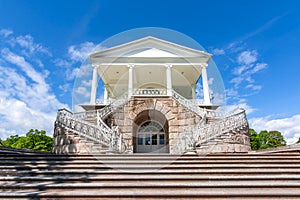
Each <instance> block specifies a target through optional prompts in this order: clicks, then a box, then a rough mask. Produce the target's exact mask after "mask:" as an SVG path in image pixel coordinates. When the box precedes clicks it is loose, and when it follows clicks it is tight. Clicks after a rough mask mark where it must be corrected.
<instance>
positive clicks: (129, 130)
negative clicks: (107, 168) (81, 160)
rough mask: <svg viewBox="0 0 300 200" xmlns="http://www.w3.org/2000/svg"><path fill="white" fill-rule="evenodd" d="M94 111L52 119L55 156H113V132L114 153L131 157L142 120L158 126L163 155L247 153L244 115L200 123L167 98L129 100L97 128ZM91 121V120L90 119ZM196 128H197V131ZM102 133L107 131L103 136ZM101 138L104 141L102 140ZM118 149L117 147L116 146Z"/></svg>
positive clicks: (114, 109)
mask: <svg viewBox="0 0 300 200" xmlns="http://www.w3.org/2000/svg"><path fill="white" fill-rule="evenodd" d="M97 112H98V111H96V110H95V111H92V114H91V113H90V112H89V113H84V114H80V116H81V117H83V118H82V119H78V117H79V115H76V114H73V113H70V112H68V111H65V113H64V114H58V118H57V121H56V122H55V130H54V146H53V151H54V152H55V153H57V154H85V153H93V152H94V153H114V150H113V149H112V140H113V139H112V136H111V134H113V133H114V132H111V131H113V130H114V129H115V128H116V127H117V130H118V131H117V132H118V133H117V134H118V138H119V139H120V138H121V141H122V142H123V143H124V145H123V146H125V147H126V148H125V149H124V150H122V151H120V150H119V153H129V154H131V153H136V152H138V151H137V149H136V148H137V144H136V143H137V132H138V129H139V127H141V125H142V124H143V123H145V122H147V121H156V122H158V123H159V124H161V126H162V127H163V130H164V134H165V139H166V143H165V146H164V148H165V149H166V151H164V153H170V154H181V153H183V152H187V151H194V152H197V153H198V154H211V153H235V152H248V151H250V150H251V149H250V141H249V126H248V122H247V119H246V115H245V112H244V111H242V112H240V111H239V112H238V113H237V114H234V115H232V116H228V117H225V118H215V117H208V116H206V117H205V118H202V117H201V116H199V115H198V114H196V113H195V112H194V111H191V109H188V108H187V107H185V106H184V105H182V104H181V103H179V102H178V101H177V100H176V99H174V98H173V97H151V98H150V97H131V98H130V99H128V100H126V101H125V104H122V105H119V106H118V107H111V108H110V111H109V112H107V113H106V114H105V115H104V116H102V122H103V123H106V125H105V126H106V127H107V128H105V127H103V124H102V125H101V126H99V125H97V124H95V123H96V122H97V119H96V118H97V114H96V113H97ZM60 115H63V116H60ZM59 116H60V117H59ZM91 116H94V118H95V119H92V120H91ZM60 118H62V119H60ZM93 123H94V124H93ZM200 124H201V127H200V129H199V128H198V129H197V127H199V125H200ZM103 129H106V130H107V131H108V132H105V131H104V132H103ZM97 131H98V132H97ZM101 131H102V132H101ZM218 131H219V132H218ZM197 133H198V135H197ZM107 134H108V135H109V137H111V138H110V139H109V138H107V137H106V136H108V135H107ZM105 135H106V136H105ZM99 136H100V137H99ZM91 137H92V138H91ZM189 141H190V143H189ZM123 143H122V144H123ZM115 145H116V143H115V144H113V146H115ZM119 146H122V145H120V143H119ZM187 146H188V147H187Z"/></svg>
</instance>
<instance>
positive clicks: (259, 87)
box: [246, 84, 262, 91]
mask: <svg viewBox="0 0 300 200" xmlns="http://www.w3.org/2000/svg"><path fill="white" fill-rule="evenodd" d="M246 88H250V89H252V90H254V91H258V90H261V88H262V86H261V85H254V84H249V85H247V86H246Z"/></svg>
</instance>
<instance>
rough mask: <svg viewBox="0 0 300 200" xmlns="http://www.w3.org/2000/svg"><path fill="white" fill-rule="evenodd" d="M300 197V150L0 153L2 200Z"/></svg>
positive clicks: (0, 191) (0, 190) (0, 193)
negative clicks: (187, 152)
mask: <svg viewBox="0 0 300 200" xmlns="http://www.w3.org/2000/svg"><path fill="white" fill-rule="evenodd" d="M20 198H21V199H59V198H63V199H99V198H104V199H122V198H123V199H133V198H145V199H173V198H181V199H188V198H197V199H199V198H205V199H207V198H210V199H227V198H236V199H241V198H243V199H253V198H258V199H262V198H267V199H276V198H282V199H300V155H299V154H292V153H289V154H278V155H274V154H273V155H267V154H264V155H257V154H228V155H224V154H223V155H222V154H219V155H207V156H197V155H183V156H181V155H167V154H156V155H154V154H152V155H151V154H134V155H78V156H75V155H72V156H67V155H51V154H45V155H44V154H37V155H32V154H27V155H23V154H20V155H15V154H9V153H6V154H2V155H1V153H0V199H20Z"/></svg>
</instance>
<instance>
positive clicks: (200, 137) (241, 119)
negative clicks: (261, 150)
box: [193, 108, 248, 144]
mask: <svg viewBox="0 0 300 200" xmlns="http://www.w3.org/2000/svg"><path fill="white" fill-rule="evenodd" d="M243 126H248V121H247V118H246V113H245V110H244V109H241V108H239V112H238V113H236V112H235V114H233V115H231V116H227V117H226V118H224V119H221V120H218V121H215V122H213V123H211V124H207V125H206V126H204V125H199V126H198V127H197V128H196V129H195V130H194V131H193V132H194V137H195V141H197V144H201V143H203V142H206V141H209V140H210V139H212V138H215V137H217V136H219V135H222V134H224V133H227V132H230V131H233V130H235V129H237V128H240V127H243Z"/></svg>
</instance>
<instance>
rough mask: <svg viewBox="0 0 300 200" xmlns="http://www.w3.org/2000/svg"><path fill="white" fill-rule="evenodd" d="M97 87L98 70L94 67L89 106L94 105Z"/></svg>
mask: <svg viewBox="0 0 300 200" xmlns="http://www.w3.org/2000/svg"><path fill="white" fill-rule="evenodd" d="M97 87H98V68H97V67H95V66H94V70H93V79H92V88H91V100H90V104H91V105H95V104H96V93H97Z"/></svg>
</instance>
